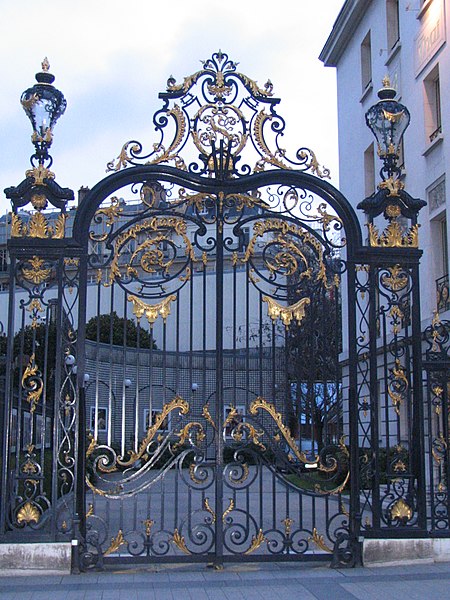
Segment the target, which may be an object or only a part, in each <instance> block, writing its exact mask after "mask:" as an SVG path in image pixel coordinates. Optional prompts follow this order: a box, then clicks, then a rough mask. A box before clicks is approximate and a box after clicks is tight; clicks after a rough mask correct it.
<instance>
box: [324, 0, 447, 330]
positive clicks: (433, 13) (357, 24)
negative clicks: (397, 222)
mask: <svg viewBox="0 0 450 600" xmlns="http://www.w3.org/2000/svg"><path fill="white" fill-rule="evenodd" d="M389 1H390V0H371V1H370V0H364V1H362V0H347V2H345V3H344V5H343V8H342V10H341V13H340V15H339V17H338V19H337V21H336V24H335V27H334V29H333V31H332V32H331V34H330V37H329V39H328V41H327V43H326V45H325V46H324V48H323V50H322V53H321V59H322V60H323V61H324V63H325V65H327V66H333V67H336V69H337V90H338V122H339V180H340V189H341V191H342V192H343V194H344V195H345V196H346V197H347V198H348V199H349V201H350V202H351V203H352V205H353V206H356V205H357V204H358V202H360V201H361V200H362V199H363V198H364V197H365V196H366V194H365V166H364V152H365V150H366V149H367V148H368V147H369V145H370V144H371V143H372V142H373V141H374V138H373V136H372V134H371V132H370V130H369V129H368V128H367V126H366V124H365V113H366V111H367V110H368V109H369V107H370V106H371V105H373V104H374V103H376V102H377V100H378V97H377V91H378V90H379V88H380V87H382V79H383V78H384V76H385V75H389V76H390V78H391V83H392V85H393V86H394V87H395V88H396V89H397V90H398V96H397V99H398V100H399V101H400V102H402V103H403V104H405V105H406V106H407V107H408V109H409V111H410V113H411V124H410V126H409V128H408V130H407V131H406V134H405V137H404V154H405V186H406V190H407V191H408V192H409V193H410V194H411V195H412V196H413V197H419V198H422V199H424V200H427V201H428V200H429V192H430V190H431V189H432V188H433V186H435V185H436V184H437V183H439V182H440V181H442V180H444V179H445V176H446V171H447V170H448V168H449V167H448V161H449V156H450V146H449V144H450V102H448V100H447V94H448V90H449V89H450V85H449V84H450V50H449V48H448V45H447V36H448V32H449V30H450V3H449V2H448V0H426V1H423V0H412V1H411V2H406V0H399V31H400V39H399V42H398V43H397V44H396V45H395V46H394V48H393V49H392V50H390V51H389V50H388V32H387V20H386V6H387V3H388V2H389ZM369 31H370V37H371V69H372V84H371V85H369V86H368V87H367V88H366V90H365V91H363V90H362V83H361V44H362V42H363V40H364V39H365V37H366V35H367V33H368V32H369ZM437 66H438V69H439V78H440V89H441V121H442V133H441V134H438V135H437V137H436V139H435V140H433V141H432V142H430V140H429V133H430V129H429V124H428V123H427V113H429V110H430V109H429V106H428V103H427V101H426V97H425V82H426V79H427V77H429V76H430V74H431V73H433V70H434V69H436V67H437ZM427 127H428V128H427ZM380 168H381V161H380V160H379V159H378V157H377V156H376V152H375V177H376V183H379V181H380V177H379V175H378V172H379V170H380ZM446 188H447V189H448V184H447V185H446ZM444 198H445V203H444V204H443V205H442V206H440V207H439V208H438V209H436V210H434V211H433V210H432V209H431V208H430V206H427V207H425V208H424V209H423V210H422V211H421V213H420V217H419V222H420V225H421V228H420V232H419V244H420V247H421V248H422V249H423V251H424V255H423V258H422V261H421V290H422V296H421V302H422V307H421V308H422V319H423V320H424V321H425V323H426V322H428V321H429V320H430V318H431V316H432V313H433V310H435V309H436V283H435V281H436V278H437V277H439V276H440V275H444V274H448V264H447V265H446V266H445V267H446V268H445V267H444V268H442V266H441V265H440V264H439V261H440V255H441V251H442V248H441V247H440V244H441V240H440V239H439V238H440V235H439V232H438V228H437V227H436V223H437V222H436V220H435V221H433V219H438V220H439V219H440V218H442V217H443V212H444V211H446V212H447V215H448V214H449V211H450V205H449V201H448V192H447V191H446V193H445V196H444ZM360 218H361V222H364V215H363V214H361V215H360ZM447 229H448V223H447ZM447 262H448V261H447ZM442 271H444V272H442ZM449 316H450V315H449V314H445V313H441V317H442V318H448V317H449ZM425 323H424V325H425Z"/></svg>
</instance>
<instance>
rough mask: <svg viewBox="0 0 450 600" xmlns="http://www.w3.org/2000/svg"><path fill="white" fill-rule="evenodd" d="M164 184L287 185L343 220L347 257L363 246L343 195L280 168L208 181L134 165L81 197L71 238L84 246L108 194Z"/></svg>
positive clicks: (208, 187)
mask: <svg viewBox="0 0 450 600" xmlns="http://www.w3.org/2000/svg"><path fill="white" fill-rule="evenodd" d="M156 181H160V182H167V183H169V184H176V185H178V186H181V187H183V186H187V187H189V188H190V189H191V190H192V191H195V192H203V193H206V194H218V193H219V192H223V193H225V194H237V193H246V192H247V191H248V190H254V189H258V188H260V187H262V186H268V185H286V186H292V187H296V188H300V189H303V190H305V191H309V192H311V193H313V194H315V195H317V196H318V198H320V199H321V200H323V201H324V202H326V203H327V204H329V205H330V206H331V207H332V208H333V210H334V211H335V213H336V215H337V216H338V217H339V218H340V219H341V220H342V223H343V229H344V231H345V235H346V246H347V250H348V258H349V259H351V258H354V257H355V256H356V255H357V254H358V250H360V248H361V247H362V233H361V226H360V223H359V220H358V217H357V215H356V212H355V210H354V209H353V207H352V205H351V204H350V203H349V202H348V200H347V199H346V198H345V197H344V196H343V194H342V193H341V192H340V191H339V190H338V189H337V188H335V187H334V186H333V185H331V184H330V183H328V182H327V181H324V180H323V179H320V178H317V177H315V176H313V175H311V174H309V173H304V172H298V171H294V170H289V169H283V168H280V169H279V170H270V171H265V172H262V173H255V174H252V175H245V176H242V177H239V178H236V179H227V180H225V181H224V180H221V179H211V178H208V177H202V176H201V175H197V174H191V173H187V172H186V171H185V170H180V169H177V168H175V167H170V166H164V165H145V166H134V167H130V168H128V169H126V170H123V171H119V172H115V173H112V174H111V175H108V176H107V177H105V178H104V179H102V180H101V181H99V182H98V183H97V184H96V185H95V186H94V187H93V188H92V189H91V190H90V191H89V192H88V193H87V194H86V196H84V197H83V199H82V201H81V203H80V205H79V207H78V209H77V213H76V217H75V220H74V225H73V237H74V239H75V240H77V241H78V242H80V243H81V244H82V245H83V246H85V245H86V243H87V236H88V228H89V225H90V222H91V220H92V218H93V217H94V215H95V212H96V211H97V210H98V208H99V207H100V205H101V203H102V202H104V201H105V200H106V199H107V198H108V197H109V196H110V195H111V194H114V192H116V191H118V190H119V189H121V188H123V187H125V186H128V185H135V184H145V183H146V182H156Z"/></svg>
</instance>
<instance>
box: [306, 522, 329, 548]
mask: <svg viewBox="0 0 450 600" xmlns="http://www.w3.org/2000/svg"><path fill="white" fill-rule="evenodd" d="M308 541H311V542H314V544H315V545H316V546H317V547H318V548H320V549H321V550H323V551H324V552H330V553H332V552H333V549H332V548H330V547H329V546H328V545H327V544H326V543H325V539H324V537H323V535H320V534H319V532H318V531H317V529H316V528H315V527H314V529H313V531H312V536H310V537H309V538H308Z"/></svg>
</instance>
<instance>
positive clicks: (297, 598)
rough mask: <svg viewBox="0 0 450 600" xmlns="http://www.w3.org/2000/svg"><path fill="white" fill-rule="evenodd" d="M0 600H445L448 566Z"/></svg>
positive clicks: (58, 582)
mask: <svg viewBox="0 0 450 600" xmlns="http://www.w3.org/2000/svg"><path fill="white" fill-rule="evenodd" d="M0 598H1V599H2V600H79V599H82V598H83V599H89V600H91V599H92V600H97V599H98V600H122V599H123V600H152V599H156V600H242V599H244V600H285V599H286V600H347V599H348V600H354V599H355V598H357V599H359V600H390V599H395V600H445V599H447V598H448V599H450V563H440V564H436V563H434V564H419V565H417V564H414V565H399V566H394V567H375V568H357V569H343V570H332V569H330V568H329V567H326V566H324V565H323V563H306V564H305V563H303V564H300V565H299V564H292V563H288V564H286V563H284V564H282V563H276V564H275V563H265V564H264V563H262V564H240V565H228V566H226V567H225V569H224V570H223V571H214V570H212V569H207V568H205V567H204V566H199V565H190V566H186V565H170V566H161V567H160V566H158V567H147V568H139V569H136V568H135V569H133V570H121V571H118V570H116V571H107V572H102V573H97V572H96V573H93V572H90V573H85V574H81V575H64V576H61V575H48V574H45V573H42V574H38V573H36V572H34V574H30V575H27V576H17V575H10V576H8V577H4V576H2V577H0Z"/></svg>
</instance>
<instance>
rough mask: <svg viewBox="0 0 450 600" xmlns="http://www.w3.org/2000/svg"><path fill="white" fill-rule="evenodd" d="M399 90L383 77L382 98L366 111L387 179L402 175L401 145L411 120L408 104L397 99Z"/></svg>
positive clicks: (380, 96) (382, 175) (379, 93)
mask: <svg viewBox="0 0 450 600" xmlns="http://www.w3.org/2000/svg"><path fill="white" fill-rule="evenodd" d="M396 94H397V92H396V91H395V89H394V88H392V87H391V84H390V81H389V77H385V78H384V79H383V87H382V88H381V90H379V92H378V98H379V99H380V100H379V101H378V102H377V103H376V104H375V105H374V106H371V107H370V108H369V110H368V111H367V113H366V124H367V126H368V127H369V128H370V130H371V131H372V133H373V134H374V136H375V138H376V140H377V143H378V156H379V157H380V158H381V159H382V160H383V168H382V169H381V171H380V175H381V177H382V179H383V181H384V180H386V177H385V174H386V175H387V177H388V178H391V177H393V176H394V175H396V176H397V177H398V176H399V175H400V168H399V167H398V166H397V161H398V158H399V153H400V145H401V141H402V138H403V134H404V133H405V131H406V129H407V127H408V125H409V121H410V118H411V117H410V114H409V111H408V109H407V108H406V106H404V105H403V104H400V102H397V100H395V99H394V98H395V96H396Z"/></svg>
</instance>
